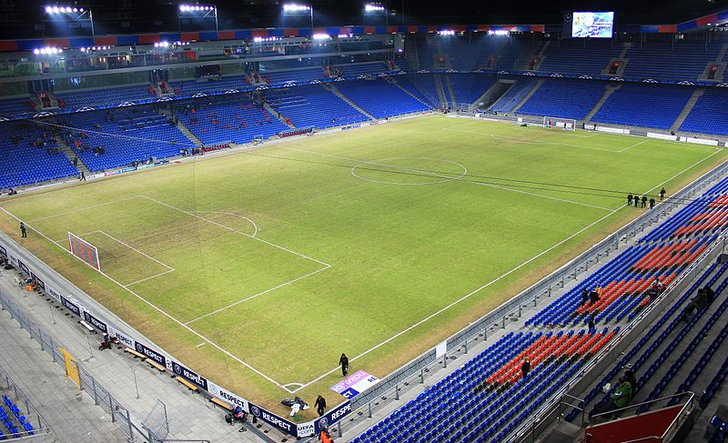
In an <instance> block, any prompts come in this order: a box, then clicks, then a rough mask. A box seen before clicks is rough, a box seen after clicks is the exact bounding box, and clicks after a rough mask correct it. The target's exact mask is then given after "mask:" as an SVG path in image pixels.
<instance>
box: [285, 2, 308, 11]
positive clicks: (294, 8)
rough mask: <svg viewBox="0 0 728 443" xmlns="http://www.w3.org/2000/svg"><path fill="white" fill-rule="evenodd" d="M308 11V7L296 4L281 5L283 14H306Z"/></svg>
mask: <svg viewBox="0 0 728 443" xmlns="http://www.w3.org/2000/svg"><path fill="white" fill-rule="evenodd" d="M310 10H311V6H310V5H299V4H297V3H286V4H285V5H283V11H285V12H308V11H310Z"/></svg>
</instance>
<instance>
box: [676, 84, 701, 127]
mask: <svg viewBox="0 0 728 443" xmlns="http://www.w3.org/2000/svg"><path fill="white" fill-rule="evenodd" d="M703 94H705V89H703V88H700V89H697V90H696V91H695V92H693V95H691V96H690V99H689V100H688V102H687V103H685V107H684V108H683V109H682V111H681V112H680V115H678V116H677V118H676V119H675V122H674V123H673V124H672V126H670V132H674V131H677V130H678V128H680V126H681V125H682V124H683V122H684V121H685V119H686V118H688V115H690V112H691V111H692V110H693V108H694V107H695V104H696V103H697V102H698V99H700V97H702V95H703Z"/></svg>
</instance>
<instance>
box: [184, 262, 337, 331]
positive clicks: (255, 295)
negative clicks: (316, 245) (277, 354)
mask: <svg viewBox="0 0 728 443" xmlns="http://www.w3.org/2000/svg"><path fill="white" fill-rule="evenodd" d="M327 269H329V267H328V266H327V267H324V268H320V269H317V270H315V271H313V272H309V273H308V274H306V275H302V276H300V277H296V278H294V279H293V280H289V281H287V282H285V283H281V284H279V285H277V286H273V287H272V288H269V289H266V290H265V291H261V292H258V293H257V294H253V295H251V296H249V297H246V298H244V299H242V300H238V301H236V302H234V303H230V304H229V305H227V306H223V307H222V308H219V309H215V310H214V311H211V312H208V313H207V314H203V315H201V316H199V317H197V318H193V319H192V320H189V321H187V322H185V324H186V325H189V324H190V323H194V322H196V321H197V320H202V319H203V318H205V317H209V316H211V315H215V314H217V313H218V312H222V311H224V310H226V309H228V308H232V307H233V306H237V305H239V304H240V303H245V302H246V301H248V300H252V299H254V298H256V297H260V296H261V295H264V294H267V293H269V292H272V291H275V290H276V289H279V288H282V287H284V286H288V285H290V284H293V283H295V282H297V281H299V280H303V279H304V278H306V277H310V276H312V275H314V274H318V273H319V272H321V271H325V270H327Z"/></svg>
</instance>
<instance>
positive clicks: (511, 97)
mask: <svg viewBox="0 0 728 443" xmlns="http://www.w3.org/2000/svg"><path fill="white" fill-rule="evenodd" d="M535 85H536V80H535V79H532V78H519V79H518V80H516V82H515V83H514V84H513V85H512V86H511V87H510V88H509V89H508V90H507V91H506V93H505V94H503V95H502V96H501V97H500V98H499V99H498V100H497V101H496V102H495V103H493V105H491V107H490V110H491V111H495V112H511V111H513V108H515V107H516V106H517V105H518V104H519V103H520V102H521V100H523V99H524V98H525V97H526V96H527V95H528V93H529V92H531V90H532V89H533V87H534V86H535Z"/></svg>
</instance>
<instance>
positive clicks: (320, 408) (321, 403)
mask: <svg viewBox="0 0 728 443" xmlns="http://www.w3.org/2000/svg"><path fill="white" fill-rule="evenodd" d="M313 405H314V406H316V412H318V415H319V417H321V416H322V415H324V414H325V413H326V399H325V398H324V397H323V395H319V396H318V397H316V403H314V404H313Z"/></svg>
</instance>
